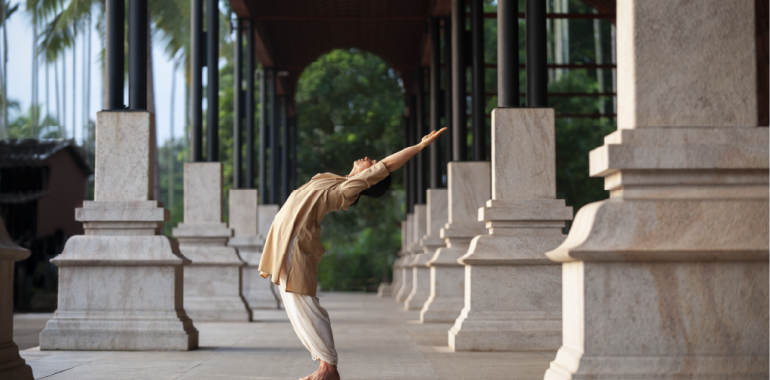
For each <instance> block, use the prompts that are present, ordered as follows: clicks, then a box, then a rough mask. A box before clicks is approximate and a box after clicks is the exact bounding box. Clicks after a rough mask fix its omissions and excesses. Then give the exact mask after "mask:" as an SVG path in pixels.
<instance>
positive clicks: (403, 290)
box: [396, 214, 414, 303]
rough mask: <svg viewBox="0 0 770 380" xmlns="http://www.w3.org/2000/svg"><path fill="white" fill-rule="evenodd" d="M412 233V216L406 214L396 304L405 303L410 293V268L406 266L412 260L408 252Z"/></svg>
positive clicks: (412, 236) (412, 238)
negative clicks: (404, 248)
mask: <svg viewBox="0 0 770 380" xmlns="http://www.w3.org/2000/svg"><path fill="white" fill-rule="evenodd" d="M413 231H414V214H406V229H405V231H404V232H405V234H404V235H405V236H406V241H405V242H404V243H405V244H406V245H405V247H406V250H405V251H403V252H404V255H403V256H401V260H400V263H399V266H400V267H401V270H400V271H401V286H399V288H398V292H396V302H398V303H402V302H404V301H406V297H409V293H411V292H412V272H411V268H408V267H407V265H408V264H409V262H410V261H411V260H413V257H412V253H411V252H410V251H409V248H410V246H411V245H412V242H413V240H414V232H413Z"/></svg>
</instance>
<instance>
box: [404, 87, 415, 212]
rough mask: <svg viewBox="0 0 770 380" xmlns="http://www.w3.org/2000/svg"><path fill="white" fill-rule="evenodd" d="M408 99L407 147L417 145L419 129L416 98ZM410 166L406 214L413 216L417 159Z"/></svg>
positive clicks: (412, 160)
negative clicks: (416, 134)
mask: <svg viewBox="0 0 770 380" xmlns="http://www.w3.org/2000/svg"><path fill="white" fill-rule="evenodd" d="M407 99H409V116H408V118H407V122H406V125H407V130H408V131H407V146H412V145H414V144H415V141H414V135H415V129H416V128H417V122H416V120H417V118H416V117H415V115H416V113H417V107H416V105H415V103H416V97H415V96H414V95H407ZM407 164H408V169H409V170H408V172H407V174H408V176H409V178H407V185H408V192H409V203H408V204H407V210H406V212H407V213H408V214H411V213H413V212H414V205H415V204H416V203H417V159H415V158H412V159H411V160H409V161H407Z"/></svg>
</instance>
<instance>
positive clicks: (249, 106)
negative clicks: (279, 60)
mask: <svg viewBox="0 0 770 380" xmlns="http://www.w3.org/2000/svg"><path fill="white" fill-rule="evenodd" d="M248 25H249V27H248V28H246V33H247V35H246V178H245V179H246V182H245V185H244V187H245V188H247V189H253V188H254V111H255V110H254V69H255V67H254V20H253V19H252V20H248ZM239 46H240V44H239ZM260 89H261V87H260ZM260 128H261V127H260ZM259 159H260V160H262V156H260V158H259ZM261 196H262V195H261V194H260V198H259V201H260V202H262V198H261Z"/></svg>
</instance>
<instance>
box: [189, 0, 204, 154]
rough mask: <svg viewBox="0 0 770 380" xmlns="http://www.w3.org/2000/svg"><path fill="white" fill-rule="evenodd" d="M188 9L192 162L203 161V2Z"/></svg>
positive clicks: (199, 1) (197, 0) (194, 0)
mask: <svg viewBox="0 0 770 380" xmlns="http://www.w3.org/2000/svg"><path fill="white" fill-rule="evenodd" d="M191 1H192V4H191V9H190V24H191V25H190V66H191V67H190V127H191V129H192V161H193V162H201V161H203V0H191Z"/></svg>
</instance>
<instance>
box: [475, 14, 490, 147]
mask: <svg viewBox="0 0 770 380" xmlns="http://www.w3.org/2000/svg"><path fill="white" fill-rule="evenodd" d="M471 38H472V40H473V46H472V54H473V69H472V71H473V96H472V102H473V103H472V110H471V114H473V160H474V161H486V160H487V120H486V109H485V108H486V107H485V106H486V95H485V91H484V71H485V70H484V2H483V0H471Z"/></svg>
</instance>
